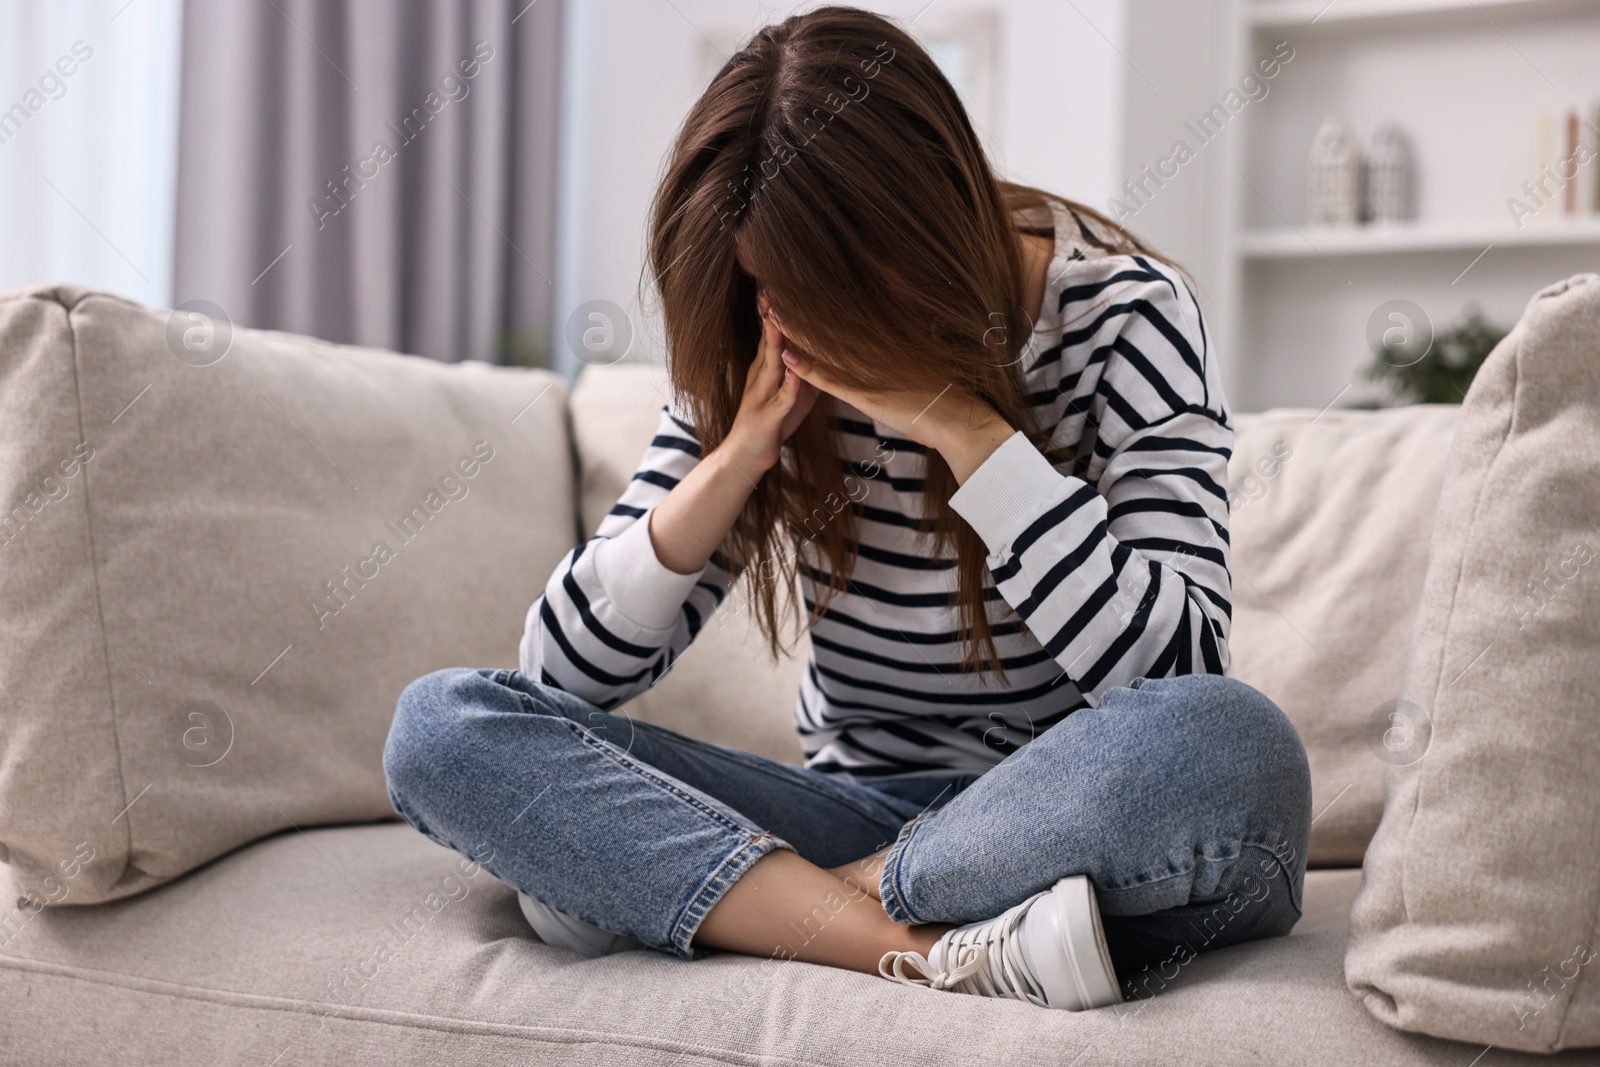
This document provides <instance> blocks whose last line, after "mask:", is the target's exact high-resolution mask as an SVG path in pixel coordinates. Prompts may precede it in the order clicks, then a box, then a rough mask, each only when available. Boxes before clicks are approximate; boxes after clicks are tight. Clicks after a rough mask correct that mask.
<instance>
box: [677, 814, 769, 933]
mask: <svg viewBox="0 0 1600 1067" xmlns="http://www.w3.org/2000/svg"><path fill="white" fill-rule="evenodd" d="M780 848H784V849H788V850H789V851H790V852H794V851H795V847H794V846H793V845H791V844H789V842H787V841H785V840H783V839H782V838H781V837H775V836H774V835H772V834H767V833H759V834H752V835H750V837H749V839H748V840H746V841H745V842H744V843H743V844H741V845H740V846H739V847H738V848H736V849H734V850H733V851H732V852H731V853H729V855H728V857H727V858H726V859H724V860H723V861H722V863H721V865H720V866H718V867H717V869H716V870H715V871H712V872H711V876H710V877H709V878H707V879H706V880H705V883H704V884H703V885H701V887H700V888H699V890H698V891H696V893H695V895H694V899H692V900H690V901H689V906H688V907H686V908H685V909H684V910H683V914H682V915H680V916H679V917H678V921H677V922H676V923H674V924H673V927H672V935H671V937H672V948H673V951H675V952H677V954H678V955H679V956H680V957H681V958H683V959H686V960H693V959H699V958H701V957H702V956H704V955H705V951H704V950H703V949H699V948H696V947H694V945H693V944H692V942H693V941H694V935H695V934H696V933H697V932H698V931H699V929H700V924H701V923H702V922H703V921H705V917H706V916H707V915H708V914H710V912H711V909H712V908H714V907H715V906H716V904H717V901H719V900H721V899H722V895H723V894H724V893H726V892H727V891H728V890H729V889H730V888H731V887H732V886H733V883H735V882H737V881H738V880H739V879H740V878H741V877H743V875H744V872H746V871H748V870H749V869H750V868H751V866H753V865H754V864H755V862H756V860H758V859H760V858H761V857H762V856H765V855H766V854H767V853H769V852H771V851H773V850H774V849H780Z"/></svg>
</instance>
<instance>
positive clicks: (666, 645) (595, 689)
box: [519, 405, 730, 709]
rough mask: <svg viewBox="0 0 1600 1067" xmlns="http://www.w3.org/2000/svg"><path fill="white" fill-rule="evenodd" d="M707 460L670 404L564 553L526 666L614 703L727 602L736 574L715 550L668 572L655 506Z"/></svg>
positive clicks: (527, 633)
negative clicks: (690, 569) (613, 498)
mask: <svg viewBox="0 0 1600 1067" xmlns="http://www.w3.org/2000/svg"><path fill="white" fill-rule="evenodd" d="M699 462H700V443H699V439H698V437H697V436H696V434H695V432H694V427H693V426H692V425H691V424H690V423H689V422H688V421H687V420H686V419H684V418H682V417H679V416H678V415H675V414H674V413H673V411H672V410H671V409H670V406H667V405H663V407H662V409H661V417H660V421H659V424H658V425H657V427H656V433H655V436H654V437H653V438H652V439H651V441H650V446H649V447H648V448H647V449H646V450H645V454H644V458H643V459H642V460H641V461H640V464H639V469H638V471H637V472H636V473H635V474H634V475H633V478H632V479H631V480H630V481H629V482H628V485H627V488H626V489H624V490H623V493H622V496H621V498H620V499H619V500H618V501H617V503H616V506H614V507H613V508H612V509H611V511H610V512H609V513H608V514H607V515H606V517H605V518H604V519H603V520H602V521H601V523H600V527H599V529H598V530H597V531H596V533H595V536H594V537H592V538H590V539H589V540H588V541H586V542H584V543H583V544H581V545H579V546H578V547H576V548H574V549H573V550H572V551H571V552H569V553H567V555H566V558H564V559H563V560H562V561H561V565H560V566H558V567H557V568H556V570H555V572H554V573H553V574H552V575H551V576H550V581H549V582H548V584H546V586H545V591H544V594H543V595H542V596H540V597H539V598H538V599H537V600H535V601H534V602H533V606H532V607H530V608H529V609H528V615H527V619H526V621H525V624H524V627H523V634H522V645H521V649H520V653H521V654H520V657H519V658H520V660H521V666H522V672H523V673H524V674H525V675H527V676H528V677H530V678H537V679H538V680H539V681H541V682H543V683H544V684H546V685H553V686H556V687H558V688H560V689H564V690H566V691H567V692H569V693H572V694H573V695H575V696H579V697H582V698H583V699H585V700H587V701H589V702H590V703H591V704H594V705H596V706H597V707H601V708H606V709H610V708H613V707H616V706H617V705H619V704H622V703H624V702H626V701H627V700H629V699H631V698H632V697H635V696H637V695H639V694H640V693H642V692H644V691H645V690H646V689H649V688H650V687H651V686H652V685H654V684H655V683H656V682H657V681H658V680H660V678H661V677H662V676H663V675H665V674H666V673H667V671H668V670H670V669H671V667H672V665H673V663H674V662H676V660H677V658H678V657H679V656H680V655H682V654H683V651H684V650H685V649H686V648H688V647H689V645H690V643H691V642H693V641H694V639H695V636H696V635H697V634H699V632H700V630H701V628H702V627H703V626H704V624H705V622H706V620H707V619H709V618H710V616H711V614H712V613H713V612H714V611H715V610H716V608H717V606H718V605H719V604H721V603H722V599H723V597H724V596H725V595H726V592H727V589H728V586H729V584H730V575H729V574H728V572H727V571H726V570H725V569H724V568H723V567H722V566H721V563H720V557H718V556H716V555H713V557H712V561H711V562H709V563H707V564H706V565H705V567H703V568H701V570H699V571H698V572H696V573H694V574H678V573H677V572H675V571H672V570H669V569H668V568H667V566H666V565H665V564H663V563H662V562H661V560H660V558H659V557H657V555H656V551H655V545H654V544H653V543H652V541H651V539H650V526H649V523H650V512H651V510H652V509H653V508H654V507H655V505H656V504H658V503H660V502H661V500H663V499H664V498H665V497H666V495H667V494H668V493H669V492H671V490H672V488H673V487H674V486H676V485H677V484H678V482H680V481H681V480H682V479H683V478H684V476H685V475H687V474H688V473H689V471H691V470H692V469H694V466H695V465H696V464H697V463H699Z"/></svg>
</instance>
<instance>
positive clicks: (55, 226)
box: [0, 0, 182, 307]
mask: <svg viewBox="0 0 1600 1067" xmlns="http://www.w3.org/2000/svg"><path fill="white" fill-rule="evenodd" d="M181 14H182V3H181V0H137V2H135V3H133V4H131V5H129V4H128V0H82V2H74V3H55V2H49V3H47V2H44V0H35V2H7V3H4V4H0V122H4V114H5V113H6V112H12V114H13V116H14V117H13V118H12V119H11V120H10V121H9V122H4V124H3V125H0V141H3V143H0V204H4V205H5V208H4V210H3V211H0V289H9V288H12V287H14V286H19V285H28V284H32V283H35V282H59V281H65V282H79V283H82V284H85V285H92V286H100V287H104V288H107V289H111V290H114V291H116V292H118V293H122V294H124V295H126V296H129V297H132V298H133V299H135V300H139V301H142V302H144V303H148V304H152V305H154V306H157V307H161V306H165V305H167V304H169V303H170V302H171V293H172V235H173V216H174V210H175V205H174V193H175V190H176V182H177V137H178V95H177V94H178V70H179V52H178V47H179V30H180V24H181V22H182V18H181ZM75 45H76V46H77V54H76V55H74V46H75ZM85 55H86V56H87V57H88V58H87V59H84V58H82V57H83V56H85ZM63 57H66V58H65V60H64V61H63ZM58 61H63V62H62V66H61V67H60V68H59V69H58V68H57V67H56V64H57V62H58ZM65 70H72V74H71V75H70V76H65V77H63V76H61V73H60V72H61V71H65ZM47 72H48V73H47ZM41 78H44V79H45V82H44V85H43V86H42V87H41V84H40V79H41ZM18 105H20V106H21V108H22V109H23V110H22V111H13V108H14V107H15V106H18Z"/></svg>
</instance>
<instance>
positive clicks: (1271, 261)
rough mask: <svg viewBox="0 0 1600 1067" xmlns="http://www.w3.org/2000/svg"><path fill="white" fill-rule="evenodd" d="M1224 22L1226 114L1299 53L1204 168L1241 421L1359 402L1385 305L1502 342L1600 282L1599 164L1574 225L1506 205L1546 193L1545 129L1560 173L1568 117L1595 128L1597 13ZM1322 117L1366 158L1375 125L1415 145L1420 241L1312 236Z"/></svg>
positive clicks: (1502, 3)
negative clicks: (1244, 415) (1478, 316)
mask: <svg viewBox="0 0 1600 1067" xmlns="http://www.w3.org/2000/svg"><path fill="white" fill-rule="evenodd" d="M1218 6H1219V7H1221V8H1222V9H1224V10H1228V11H1230V12H1231V15H1230V17H1231V28H1230V29H1229V30H1228V31H1227V32H1226V33H1225V34H1220V35H1219V39H1218V40H1217V41H1216V42H1215V43H1214V44H1213V49H1214V52H1213V55H1212V56H1211V57H1210V59H1209V60H1207V61H1206V62H1207V63H1208V76H1207V81H1208V84H1210V85H1212V86H1215V88H1214V89H1213V90H1212V91H1213V92H1214V93H1216V94H1217V98H1218V100H1219V101H1220V99H1221V94H1222V93H1224V92H1225V91H1226V90H1227V89H1228V88H1229V87H1230V86H1233V85H1237V83H1238V80H1239V77H1240V76H1241V75H1242V74H1243V73H1245V72H1246V71H1248V70H1250V69H1251V68H1252V67H1253V66H1254V64H1255V63H1256V61H1257V60H1258V59H1260V58H1262V57H1265V56H1269V55H1271V54H1272V53H1273V50H1274V47H1275V46H1276V45H1277V44H1278V42H1280V41H1287V42H1289V44H1290V45H1291V46H1292V47H1293V49H1294V58H1293V59H1292V60H1291V61H1290V62H1288V63H1286V64H1284V66H1283V68H1282V70H1281V71H1280V72H1279V73H1278V75H1277V76H1276V77H1275V78H1274V79H1273V80H1272V81H1271V82H1269V83H1268V89H1269V90H1270V91H1269V92H1268V93H1267V95H1266V96H1264V97H1262V98H1260V99H1258V100H1256V99H1252V100H1251V101H1249V103H1248V104H1247V105H1246V106H1244V107H1243V108H1242V109H1241V110H1240V111H1239V112H1238V114H1236V115H1234V116H1233V117H1232V119H1231V120H1230V121H1229V123H1228V126H1227V127H1226V129H1225V130H1224V132H1223V134H1220V135H1218V136H1217V137H1216V138H1215V139H1214V140H1213V141H1212V142H1210V144H1211V145H1214V146H1215V147H1209V146H1208V147H1206V148H1205V149H1204V151H1205V152H1206V153H1209V154H1210V159H1209V162H1208V163H1207V164H1206V166H1207V167H1209V168H1210V170H1209V174H1208V177H1207V179H1206V182H1205V184H1206V194H1205V204H1206V214H1207V215H1208V218H1207V219H1206V220H1205V222H1204V223H1203V226H1202V225H1201V224H1195V225H1193V226H1192V227H1191V228H1192V229H1195V230H1200V229H1203V230H1204V237H1203V240H1201V241H1200V242H1199V243H1200V244H1201V246H1202V248H1203V250H1204V255H1203V260H1204V261H1203V263H1201V264H1200V265H1201V266H1202V267H1203V272H1202V273H1203V274H1204V276H1205V281H1206V282H1207V284H1206V286H1205V288H1206V289H1208V290H1209V293H1210V297H1211V302H1212V308H1213V312H1212V313H1213V321H1214V324H1215V329H1214V333H1215V334H1216V335H1217V337H1218V340H1219V343H1220V344H1221V345H1223V346H1225V349H1226V353H1227V355H1226V361H1225V364H1224V366H1225V367H1226V368H1227V378H1228V382H1227V385H1228V390H1229V395H1230V398H1232V400H1233V403H1234V407H1235V408H1236V409H1237V410H1253V409H1260V408H1264V407H1270V406H1280V405H1295V406H1309V407H1322V406H1323V405H1325V404H1327V403H1329V402H1332V401H1334V399H1335V398H1336V397H1343V400H1341V401H1340V402H1348V401H1349V400H1350V399H1351V398H1352V397H1353V396H1356V395H1359V393H1360V391H1361V390H1359V389H1357V390H1349V387H1350V386H1351V383H1352V382H1355V381H1357V380H1359V378H1360V373H1361V370H1362V368H1363V367H1364V366H1365V365H1366V364H1367V363H1368V362H1369V361H1370V359H1371V356H1370V353H1369V352H1367V351H1366V343H1365V336H1366V321H1367V318H1368V317H1369V316H1370V314H1371V313H1372V312H1373V311H1374V310H1375V309H1376V308H1377V307H1378V306H1379V305H1381V304H1383V303H1385V302H1387V301H1389V300H1392V299H1396V298H1404V299H1408V300H1412V301H1414V302H1416V303H1417V304H1419V305H1420V306H1421V307H1422V308H1423V309H1424V310H1425V311H1426V312H1427V313H1428V315H1429V317H1430V318H1431V319H1432V320H1433V322H1434V325H1435V327H1436V328H1444V327H1447V326H1449V325H1453V324H1454V323H1455V322H1457V321H1458V320H1459V319H1460V318H1461V316H1462V315H1463V314H1464V312H1465V310H1466V308H1467V307H1468V306H1470V305H1476V306H1477V307H1478V308H1480V309H1481V310H1482V311H1483V312H1484V313H1485V314H1486V315H1487V317H1489V318H1490V319H1491V321H1494V322H1497V323H1498V324H1500V325H1503V326H1507V327H1509V326H1510V325H1512V324H1513V323H1514V322H1515V321H1516V319H1517V317H1518V316H1519V315H1520V313H1521V311H1522V309H1523V307H1524V306H1525V305H1526V303H1527V300H1528V298H1529V297H1530V296H1532V295H1533V293H1535V292H1537V291H1538V290H1539V289H1540V288H1542V287H1544V286H1545V285H1547V284H1549V283H1550V282H1553V281H1556V280H1558V279H1560V278H1562V277H1565V276H1566V275H1568V274H1571V273H1576V272H1578V271H1581V270H1590V271H1600V214H1596V213H1595V212H1594V211H1593V208H1592V206H1591V200H1592V198H1593V195H1594V193H1593V190H1594V189H1595V182H1596V175H1595V172H1596V170H1597V169H1600V161H1596V162H1591V163H1589V164H1588V165H1586V166H1584V167H1583V168H1582V169H1581V171H1580V173H1579V176H1578V178H1577V179H1576V180H1577V181H1579V182H1581V186H1580V190H1581V195H1580V196H1579V201H1580V213H1579V214H1578V215H1576V216H1566V215H1564V214H1563V213H1562V212H1561V211H1560V209H1559V206H1558V207H1557V208H1556V209H1555V210H1552V211H1548V212H1546V213H1544V214H1541V215H1540V216H1538V217H1533V218H1527V219H1524V220H1523V221H1522V225H1520V226H1518V225H1516V220H1515V219H1513V217H1512V215H1511V213H1510V211H1509V208H1508V204H1507V201H1508V200H1509V199H1510V198H1512V197H1517V196H1521V195H1523V194H1522V183H1523V182H1524V181H1525V180H1530V179H1535V178H1537V176H1538V168H1537V163H1538V158H1539V156H1538V152H1537V151H1536V140H1537V138H1536V130H1537V128H1538V120H1539V116H1541V115H1547V116H1549V117H1550V119H1551V120H1553V121H1552V133H1553V135H1554V137H1555V138H1557V140H1556V142H1555V143H1556V145H1557V146H1558V147H1557V154H1558V155H1564V154H1565V152H1566V149H1565V140H1566V130H1565V116H1566V114H1567V112H1568V110H1569V109H1576V110H1578V112H1579V114H1580V115H1581V116H1582V117H1583V119H1585V120H1590V119H1592V116H1593V114H1594V107H1595V105H1596V104H1597V103H1600V0H1476V2H1473V0H1331V2H1330V0H1233V2H1232V3H1231V4H1219V5H1218ZM1161 77H1162V78H1163V79H1170V78H1172V77H1173V75H1171V74H1166V73H1163V74H1162V75H1161ZM1188 96H1189V98H1188V100H1187V101H1186V103H1185V104H1184V105H1183V107H1182V110H1181V111H1180V110H1178V108H1177V105H1174V106H1173V114H1172V116H1171V120H1172V121H1171V125H1173V126H1178V125H1179V124H1178V122H1177V121H1176V120H1178V119H1179V118H1182V117H1185V116H1186V117H1187V118H1189V119H1193V118H1194V117H1195V115H1196V114H1198V113H1201V112H1203V111H1204V109H1205V108H1207V107H1209V106H1210V105H1211V104H1212V103H1213V101H1212V100H1209V99H1207V100H1203V101H1202V100H1199V99H1196V98H1195V97H1194V96H1193V93H1192V92H1190V93H1189V94H1188ZM1328 115H1338V116H1340V117H1342V118H1344V119H1345V120H1346V121H1347V122H1349V123H1351V124H1352V125H1353V127H1354V128H1355V130H1356V132H1357V134H1358V136H1359V137H1360V138H1361V139H1362V140H1363V142H1364V141H1365V139H1366V137H1367V135H1368V133H1369V132H1370V130H1371V128H1372V127H1373V125H1374V124H1376V123H1377V122H1380V121H1393V122H1396V123H1398V124H1399V126H1400V127H1401V128H1402V129H1403V130H1404V131H1405V132H1406V134H1407V135H1408V138H1409V139H1410V141H1411V145H1412V151H1413V158H1414V163H1415V170H1414V174H1415V178H1414V180H1415V182H1416V183H1417V217H1416V220H1415V221H1413V222H1409V223H1404V224H1393V225H1387V226H1362V227H1350V228H1327V227H1317V228H1314V227H1310V226H1308V225H1307V224H1306V223H1305V165H1306V164H1305V161H1306V155H1307V152H1308V150H1309V147H1310V144H1311V139H1312V135H1313V134H1314V132H1315V130H1316V127H1317V124H1318V123H1319V122H1320V121H1321V119H1322V118H1323V117H1325V116H1328ZM1585 139H1586V140H1587V141H1588V142H1589V143H1590V144H1593V143H1594V141H1595V137H1594V135H1593V134H1588V135H1586V136H1585ZM1148 150H1149V149H1148V148H1146V149H1145V151H1148ZM1131 169H1133V168H1131V167H1130V170H1131ZM1161 195H1163V196H1166V197H1168V198H1169V199H1173V198H1175V197H1177V196H1180V195H1182V194H1174V193H1162V194H1161ZM1168 228H1169V229H1173V226H1172V224H1171V223H1170V222H1169V223H1168ZM1346 390H1349V391H1348V392H1346Z"/></svg>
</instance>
